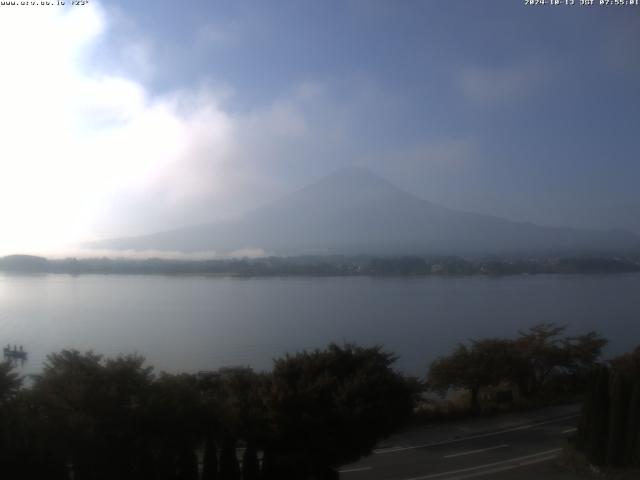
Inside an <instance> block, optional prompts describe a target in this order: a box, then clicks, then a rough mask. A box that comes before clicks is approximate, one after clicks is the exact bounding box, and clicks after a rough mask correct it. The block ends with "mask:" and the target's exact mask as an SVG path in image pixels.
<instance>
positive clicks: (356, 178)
mask: <svg viewBox="0 0 640 480" xmlns="http://www.w3.org/2000/svg"><path fill="white" fill-rule="evenodd" d="M91 248H104V249H113V250H160V251H162V250H171V251H182V252H197V251H215V252H219V253H229V252H233V251H238V250H242V249H255V250H261V251H264V252H265V253H267V254H275V255H301V254H359V253H362V254H376V255H379V254H381V255H385V254H429V255H432V254H437V255H461V254H464V255H474V254H477V255H488V254H489V255H490V254H545V253H549V254H553V253H558V254H565V253H614V252H627V251H628V252H638V251H640V236H638V235H636V234H634V233H632V232H630V231H626V230H624V229H612V230H588V229H577V228H570V227H547V226H540V225H536V224H533V223H530V222H517V221H511V220H506V219H503V218H500V217H497V216H492V215H485V214H480V213H474V212H465V211H458V210H453V209H450V208H448V207H446V206H442V205H439V204H437V203H433V202H430V201H428V200H425V199H422V198H420V197H418V196H416V195H413V194H411V193H409V192H406V191H404V190H402V189H400V188H398V187H396V186H395V185H393V184H392V183H391V182H389V181H388V180H386V179H384V178H382V177H379V176H378V175H375V174H374V173H372V172H371V171H369V170H367V169H365V168H362V167H349V168H346V169H342V170H339V171H336V172H333V173H332V174H330V175H328V176H326V177H324V178H321V179H320V180H318V181H316V182H313V183H311V184H309V185H306V186H304V187H303V188H301V189H298V190H296V191H294V192H292V193H289V194H287V195H285V196H283V197H281V198H280V199H277V200H275V201H274V202H271V203H269V204H267V205H264V206H262V207H259V208H256V209H254V210H252V211H250V212H247V213H246V214H245V215H243V216H241V217H240V218H238V219H235V220H227V221H224V222H215V223H206V224H201V225H194V226H187V227H183V228H179V229H175V230H168V231H165V232H159V233H154V234H150V235H142V236H136V237H126V238H119V239H111V240H105V241H101V242H95V243H93V244H92V245H91Z"/></svg>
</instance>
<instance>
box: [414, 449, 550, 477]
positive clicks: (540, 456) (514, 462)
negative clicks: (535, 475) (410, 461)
mask: <svg viewBox="0 0 640 480" xmlns="http://www.w3.org/2000/svg"><path fill="white" fill-rule="evenodd" d="M561 451H562V448H555V449H553V450H546V451H544V452H538V453H533V454H531V455H525V456H523V457H516V458H510V459H509V460H502V461H500V462H493V463H486V464H484V465H477V466H475V467H469V468H462V469H460V470H450V471H448V472H440V473H432V474H431V475H424V476H422V477H411V478H406V479H404V480H427V479H429V478H438V477H444V476H446V475H455V474H457V473H467V472H469V473H470V472H474V471H476V475H467V476H466V478H468V477H471V476H478V475H482V474H483V473H479V472H477V470H483V469H487V468H491V467H499V466H504V468H501V470H502V469H504V470H508V469H509V467H511V468H517V467H520V466H523V465H531V464H533V463H540V462H546V461H549V460H552V459H554V458H556V457H557V456H558V454H559V453H560V452H561ZM536 457H537V458H536ZM459 478H465V477H453V478H450V479H448V480H454V479H459Z"/></svg>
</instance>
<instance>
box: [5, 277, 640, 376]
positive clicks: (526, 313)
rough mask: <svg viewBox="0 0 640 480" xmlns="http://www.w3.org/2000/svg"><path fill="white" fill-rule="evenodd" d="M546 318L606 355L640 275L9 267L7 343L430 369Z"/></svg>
mask: <svg viewBox="0 0 640 480" xmlns="http://www.w3.org/2000/svg"><path fill="white" fill-rule="evenodd" d="M540 322H558V323H563V324H568V325H569V332H570V333H579V332H584V331H587V330H590V329H595V330H598V331H599V332H601V333H602V334H603V335H605V336H606V337H607V338H609V339H610V340H611V343H610V346H609V347H608V352H607V353H608V354H614V353H619V352H622V351H625V350H629V349H631V348H632V347H634V346H635V345H638V344H640V274H619V275H602V276H595V275H594V276H590V275H589V276H587V275H580V276H573V275H540V276H508V277H499V278H490V277H483V276H472V277H460V278H445V277H427V278H367V277H345V278H309V277H305V278H291V277H288V278H207V277H169V276H110V275H85V276H75V277H74V276H67V275H42V276H24V275H22V276H18V275H16V276H13V275H2V274H0V344H2V345H6V344H7V343H11V344H14V343H15V344H23V345H24V346H25V348H26V349H27V350H28V351H29V359H28V361H27V363H26V364H25V366H24V367H23V372H24V373H33V372H36V371H38V369H39V368H40V367H41V365H42V362H43V361H44V359H45V357H46V355H47V354H48V353H50V352H53V351H56V350H60V349H62V348H76V349H80V350H87V349H93V350H94V351H96V352H99V353H104V354H107V355H116V354H119V353H132V352H138V353H140V354H143V355H144V356H146V358H147V359H148V361H149V363H150V364H152V365H154V366H155V367H156V369H157V370H167V371H197V370H206V369H215V368H217V367H220V366H225V365H248V366H252V367H254V368H256V369H268V368H270V366H271V361H272V359H273V358H275V357H277V356H279V355H282V354H283V353H285V352H295V351H297V350H300V349H305V348H306V349H309V348H315V347H323V346H325V345H326V344H327V343H329V342H332V341H333V342H339V343H341V342H356V343H358V344H360V345H367V346H368V345H373V344H383V345H384V346H385V347H387V348H388V349H390V350H392V351H394V352H396V353H397V354H398V355H400V360H399V361H398V364H397V365H398V367H399V368H401V369H402V370H404V371H406V372H408V373H411V374H416V375H421V376H422V375H424V373H425V372H426V369H427V365H428V363H429V362H430V361H431V360H433V359H434V358H435V357H436V356H438V355H440V354H444V353H447V352H449V351H450V350H451V348H452V347H453V346H454V345H455V344H456V343H457V342H460V341H464V340H466V339H469V338H479V337H483V336H512V335H515V334H516V333H517V331H518V329H522V328H526V327H528V326H530V325H533V324H535V323H540Z"/></svg>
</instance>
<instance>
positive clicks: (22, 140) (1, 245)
mask: <svg viewBox="0 0 640 480" xmlns="http://www.w3.org/2000/svg"><path fill="white" fill-rule="evenodd" d="M5 10H6V11H4V12H3V15H2V17H0V59H2V70H3V75H2V78H1V80H0V82H1V84H0V105H2V110H1V111H0V129H1V131H2V134H3V135H2V136H3V141H2V142H0V218H2V222H3V229H2V230H3V235H2V237H1V238H0V252H11V251H18V250H19V251H25V250H26V251H33V250H42V249H50V248H52V247H54V246H59V245H62V244H65V243H68V242H70V241H74V240H79V239H82V238H87V237H89V236H90V234H91V225H92V224H93V223H95V222H96V220H97V219H99V218H100V214H101V213H102V212H104V211H105V209H107V208H108V205H109V203H110V202H111V201H112V200H113V198H114V196H116V195H118V194H119V193H121V192H123V191H128V190H132V189H133V190H144V189H145V188H149V187H151V186H153V185H155V184H157V183H158V182H159V181H160V179H159V177H160V176H163V175H164V176H165V178H166V175H168V174H172V173H174V174H175V172H176V171H178V170H179V169H178V168H177V164H180V163H182V162H184V161H185V159H188V158H190V157H191V156H196V157H197V156H198V151H199V150H206V152H207V154H208V161H210V162H216V161H217V159H218V158H219V157H221V156H224V155H225V154H226V152H227V150H228V147H229V145H230V144H231V141H232V136H233V121H232V119H231V118H230V116H229V115H228V114H227V113H225V112H224V111H223V110H222V109H221V108H220V107H219V104H218V103H217V102H216V98H215V97H214V96H212V94H210V93H206V94H198V95H187V94H181V93H175V94H173V95H171V96H168V97H163V98H152V97H151V96H150V95H149V93H148V92H147V90H146V89H145V87H144V86H143V85H142V84H140V83H138V82H137V81H136V80H134V79H131V78H126V77H124V76H118V75H115V74H113V75H109V74H105V73H104V72H101V73H98V72H96V71H95V70H92V69H91V68H90V67H89V66H88V65H89V62H87V61H86V59H87V57H88V55H90V53H91V48H92V46H93V45H95V44H96V43H97V42H98V41H99V39H100V38H101V37H103V36H104V35H105V34H106V33H107V32H108V29H109V19H108V17H107V15H106V14H105V12H104V11H103V10H102V9H101V8H100V6H99V5H98V4H96V3H92V4H90V5H88V6H86V7H83V8H52V9H44V8H43V9H35V8H34V9H31V8H14V9H5ZM172 180H173V181H172V182H171V183H170V184H169V185H166V186H165V189H166V191H167V192H166V195H167V198H169V199H180V198H182V197H184V196H189V195H198V194H199V193H201V192H202V191H203V190H207V191H209V190H212V189H215V188H216V185H215V184H214V182H213V180H214V179H212V178H206V179H203V178H201V177H200V176H199V175H198V173H197V172H189V171H185V172H184V173H183V174H182V175H181V177H179V178H177V177H176V176H175V175H174V177H173V179H172ZM205 183H206V184H205Z"/></svg>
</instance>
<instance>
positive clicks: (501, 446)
mask: <svg viewBox="0 0 640 480" xmlns="http://www.w3.org/2000/svg"><path fill="white" fill-rule="evenodd" d="M508 446H509V445H507V444H506V443H505V444H504V445H497V446H495V447H488V448H480V449H478V450H467V451H466V452H460V453H452V454H451V455H445V456H444V458H454V457H462V456H463V455H473V454H474V453H482V452H488V451H489V450H497V449H499V448H507V447H508Z"/></svg>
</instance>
